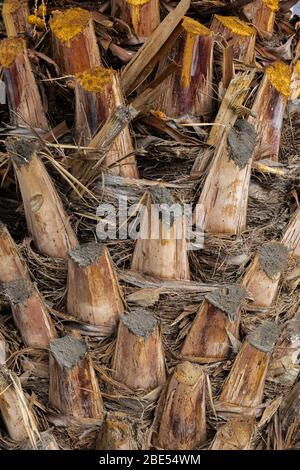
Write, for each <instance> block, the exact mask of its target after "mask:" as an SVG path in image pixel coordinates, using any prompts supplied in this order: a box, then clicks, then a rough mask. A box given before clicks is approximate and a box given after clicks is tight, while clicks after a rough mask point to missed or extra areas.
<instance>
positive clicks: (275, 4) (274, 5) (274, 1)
mask: <svg viewBox="0 0 300 470" xmlns="http://www.w3.org/2000/svg"><path fill="white" fill-rule="evenodd" d="M263 3H264V4H265V5H266V6H267V7H268V8H270V10H272V11H277V10H279V1H278V0H263Z"/></svg>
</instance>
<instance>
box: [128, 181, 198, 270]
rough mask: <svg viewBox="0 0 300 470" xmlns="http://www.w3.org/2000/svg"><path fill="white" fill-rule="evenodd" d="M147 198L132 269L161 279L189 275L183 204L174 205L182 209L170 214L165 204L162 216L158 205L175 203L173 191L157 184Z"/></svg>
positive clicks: (147, 194) (169, 205) (146, 195)
mask: <svg viewBox="0 0 300 470" xmlns="http://www.w3.org/2000/svg"><path fill="white" fill-rule="evenodd" d="M144 198H145V199H144V200H145V206H144V208H145V211H144V213H143V214H142V218H141V225H140V227H141V228H140V232H139V238H138V240H137V242H136V245H135V249H134V253H133V258H132V262H131V269H132V270H134V271H139V272H142V273H144V274H149V275H151V276H154V277H158V278H161V279H189V278H190V273H189V263H188V257H187V241H186V236H187V226H186V218H185V216H184V215H183V214H182V207H181V206H180V205H178V204H177V205H174V206H176V208H177V209H179V212H180V213H178V214H176V212H175V211H174V214H172V213H171V214H169V213H168V211H165V212H164V209H163V206H161V217H160V213H159V210H158V207H157V205H163V204H167V205H168V208H170V207H171V206H172V205H173V204H174V200H173V198H172V196H171V194H170V193H169V191H168V190H166V189H164V188H163V189H160V188H155V189H152V190H151V194H150V193H146V194H145V196H144ZM176 208H175V209H176ZM167 219H169V220H167Z"/></svg>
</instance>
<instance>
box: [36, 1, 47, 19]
mask: <svg viewBox="0 0 300 470" xmlns="http://www.w3.org/2000/svg"><path fill="white" fill-rule="evenodd" d="M37 14H38V16H41V17H44V16H46V15H47V7H46V5H45V4H44V3H42V4H41V5H40V6H39V7H38V9H37Z"/></svg>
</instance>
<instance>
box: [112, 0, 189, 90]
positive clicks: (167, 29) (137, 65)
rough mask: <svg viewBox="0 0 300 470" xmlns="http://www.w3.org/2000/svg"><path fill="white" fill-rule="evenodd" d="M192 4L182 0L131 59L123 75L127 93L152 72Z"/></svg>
mask: <svg viewBox="0 0 300 470" xmlns="http://www.w3.org/2000/svg"><path fill="white" fill-rule="evenodd" d="M189 6H190V0H181V1H180V2H179V3H178V5H177V6H176V8H175V9H174V10H172V11H171V12H170V13H169V14H168V15H167V16H166V17H165V18H164V20H163V21H162V22H161V23H160V25H159V26H158V27H157V28H156V30H155V31H154V32H153V34H152V35H151V37H150V38H149V40H148V41H146V42H145V44H143V46H142V47H141V48H140V50H139V51H138V53H137V54H135V56H134V57H133V58H132V59H131V60H130V61H129V63H128V64H127V65H126V67H125V68H124V70H123V71H122V75H121V79H122V80H121V82H122V88H123V89H124V92H125V93H126V94H129V93H131V92H132V91H133V90H135V89H136V88H137V87H138V86H139V85H141V83H143V81H144V80H145V79H146V78H147V77H148V76H149V74H150V73H151V72H152V70H153V68H154V66H155V65H156V64H157V62H158V61H159V59H160V56H159V54H158V52H159V51H160V50H161V49H162V48H163V46H164V45H165V44H166V43H167V41H168V40H169V38H170V36H171V35H172V34H173V32H174V31H175V30H176V28H177V27H178V25H179V23H180V22H181V20H182V18H183V16H184V15H185V13H186V12H187V10H188V9H189Z"/></svg>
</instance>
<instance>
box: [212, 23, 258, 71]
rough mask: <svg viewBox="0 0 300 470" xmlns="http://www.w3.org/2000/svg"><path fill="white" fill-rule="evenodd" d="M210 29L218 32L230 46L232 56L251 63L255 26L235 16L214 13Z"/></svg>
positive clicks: (253, 54)
mask: <svg viewBox="0 0 300 470" xmlns="http://www.w3.org/2000/svg"><path fill="white" fill-rule="evenodd" d="M211 30H212V31H214V32H215V33H216V34H219V35H220V36H221V37H222V38H223V39H224V40H225V41H226V42H227V43H228V44H229V45H230V46H231V48H232V53H233V58H234V59H235V60H238V61H239V62H242V63H244V64H246V65H248V64H252V63H253V61H254V56H255V41H256V31H255V28H253V27H252V26H249V25H248V24H247V23H245V22H244V21H242V20H240V19H239V18H238V17H237V16H220V15H214V17H213V20H212V24H211Z"/></svg>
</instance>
